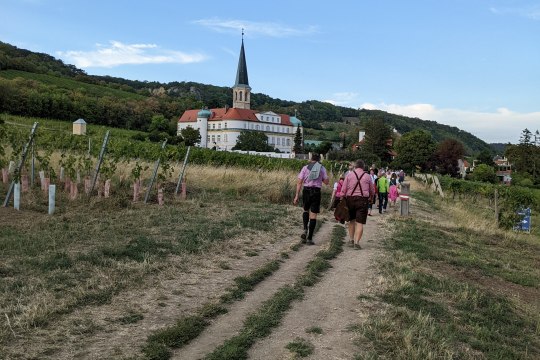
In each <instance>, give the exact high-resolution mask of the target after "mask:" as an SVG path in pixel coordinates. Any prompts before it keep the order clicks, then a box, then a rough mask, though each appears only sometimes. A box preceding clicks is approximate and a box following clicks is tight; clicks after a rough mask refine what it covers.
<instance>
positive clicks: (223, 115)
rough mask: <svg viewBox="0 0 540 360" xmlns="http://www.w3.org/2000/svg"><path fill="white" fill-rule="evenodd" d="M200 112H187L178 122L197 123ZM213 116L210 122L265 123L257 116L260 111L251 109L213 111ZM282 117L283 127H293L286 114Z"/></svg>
mask: <svg viewBox="0 0 540 360" xmlns="http://www.w3.org/2000/svg"><path fill="white" fill-rule="evenodd" d="M199 111H200V110H186V111H185V112H184V113H183V114H182V116H181V117H180V119H179V120H178V122H196V121H197V114H198V112H199ZM210 111H211V112H212V116H210V119H208V120H209V121H220V120H243V121H255V122H263V121H259V119H257V116H256V114H257V113H259V111H256V110H250V109H238V108H217V109H211V110H210ZM279 116H281V125H289V126H292V123H291V117H290V116H289V115H285V114H279Z"/></svg>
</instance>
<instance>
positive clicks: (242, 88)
mask: <svg viewBox="0 0 540 360" xmlns="http://www.w3.org/2000/svg"><path fill="white" fill-rule="evenodd" d="M250 98H251V87H250V86H249V80H248V72H247V64H246V53H245V51H244V29H242V46H241V47H240V57H239V59H238V69H237V71H236V82H235V84H234V87H233V108H238V109H249V108H250V106H251V105H250V101H251V99H250Z"/></svg>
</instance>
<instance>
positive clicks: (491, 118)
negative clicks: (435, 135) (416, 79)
mask: <svg viewBox="0 0 540 360" xmlns="http://www.w3.org/2000/svg"><path fill="white" fill-rule="evenodd" d="M360 108H364V109H370V110H374V109H378V110H384V111H387V112H389V113H393V114H398V115H404V116H408V117H417V118H419V119H422V120H433V121H436V122H438V123H440V124H446V125H450V126H455V127H457V128H459V129H462V130H465V131H468V132H470V133H472V134H473V135H476V136H477V137H479V138H480V139H482V140H484V141H486V142H488V143H495V142H501V143H507V142H511V143H517V142H518V141H519V136H520V135H521V132H522V131H523V129H525V128H528V129H529V130H531V131H535V130H537V129H539V130H540V111H536V112H530V113H520V112H515V111H512V110H510V109H508V108H504V107H501V108H499V109H497V111H495V112H481V111H471V110H461V109H438V108H437V107H435V106H434V105H431V104H410V105H398V104H385V103H379V104H372V103H364V104H362V105H360Z"/></svg>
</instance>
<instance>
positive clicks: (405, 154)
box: [393, 130, 437, 173]
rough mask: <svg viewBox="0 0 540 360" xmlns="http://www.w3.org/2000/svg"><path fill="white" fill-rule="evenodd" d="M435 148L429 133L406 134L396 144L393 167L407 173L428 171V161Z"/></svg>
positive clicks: (418, 131)
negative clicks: (419, 170)
mask: <svg viewBox="0 0 540 360" xmlns="http://www.w3.org/2000/svg"><path fill="white" fill-rule="evenodd" d="M436 147H437V145H436V144H435V141H434V140H433V138H432V137H431V134H430V133H429V132H427V131H425V130H414V131H411V132H408V133H406V134H404V135H403V136H402V137H401V139H400V140H399V141H398V142H397V144H396V152H397V156H396V158H395V159H394V162H393V166H394V167H395V168H400V169H404V170H405V171H407V172H409V173H413V172H414V171H416V168H420V169H421V170H422V171H425V170H428V169H429V168H430V167H431V164H430V159H431V158H432V157H433V153H434V152H435V149H436Z"/></svg>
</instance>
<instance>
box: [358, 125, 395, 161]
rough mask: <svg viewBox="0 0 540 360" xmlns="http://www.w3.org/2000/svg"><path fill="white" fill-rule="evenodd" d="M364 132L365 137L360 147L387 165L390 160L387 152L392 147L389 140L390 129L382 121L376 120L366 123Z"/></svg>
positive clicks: (390, 137) (390, 136) (390, 135)
mask: <svg viewBox="0 0 540 360" xmlns="http://www.w3.org/2000/svg"><path fill="white" fill-rule="evenodd" d="M365 130H366V136H365V138H364V145H363V146H362V147H363V148H364V149H365V150H366V151H367V152H370V153H372V154H375V155H376V156H377V157H379V158H380V159H381V160H382V161H383V162H385V163H388V162H389V161H390V160H391V158H390V153H389V151H390V150H391V148H392V146H391V145H390V143H389V140H390V139H392V129H391V128H390V127H389V126H388V125H386V124H385V123H384V121H383V120H382V119H379V118H376V119H372V120H368V121H367V122H366V126H365Z"/></svg>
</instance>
